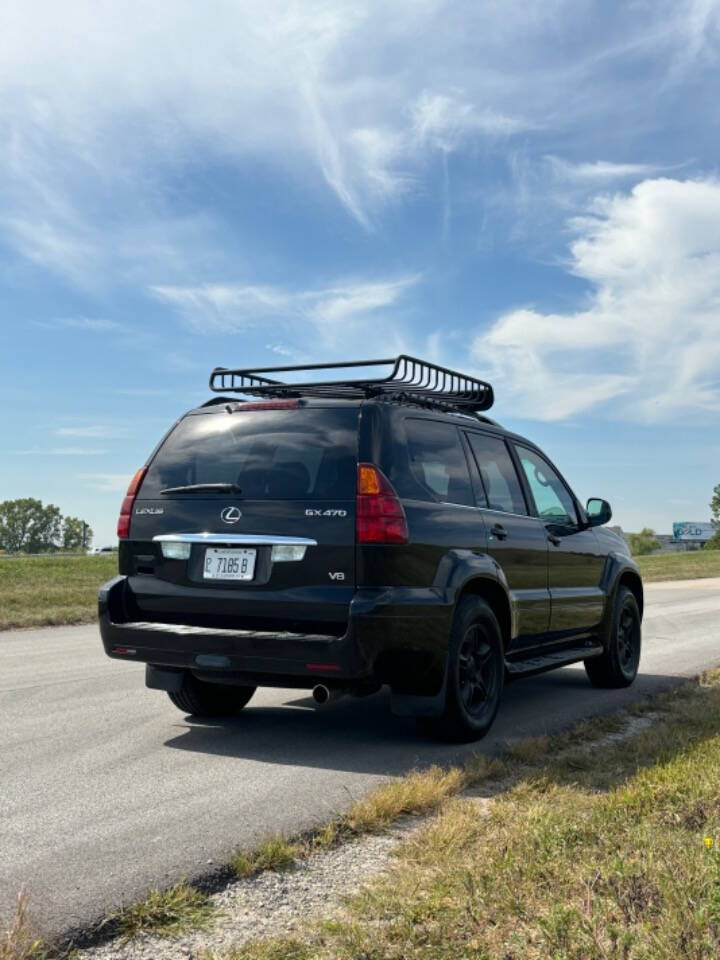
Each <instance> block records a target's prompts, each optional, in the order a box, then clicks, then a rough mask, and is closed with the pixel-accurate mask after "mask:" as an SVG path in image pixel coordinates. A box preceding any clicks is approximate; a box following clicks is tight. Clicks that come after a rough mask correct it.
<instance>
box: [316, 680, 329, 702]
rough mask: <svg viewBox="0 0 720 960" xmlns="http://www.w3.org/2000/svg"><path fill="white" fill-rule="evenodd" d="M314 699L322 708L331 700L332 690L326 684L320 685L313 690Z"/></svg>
mask: <svg viewBox="0 0 720 960" xmlns="http://www.w3.org/2000/svg"><path fill="white" fill-rule="evenodd" d="M312 697H313V700H314V701H315V703H318V704H320V705H321V706H322V705H323V704H325V703H327V702H328V701H329V700H330V690H329V688H328V687H326V686H325V684H324V683H318V684H316V685H315V686H314V687H313V689H312Z"/></svg>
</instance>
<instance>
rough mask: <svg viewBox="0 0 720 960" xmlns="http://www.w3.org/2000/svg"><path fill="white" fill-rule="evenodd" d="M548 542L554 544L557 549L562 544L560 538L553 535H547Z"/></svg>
mask: <svg viewBox="0 0 720 960" xmlns="http://www.w3.org/2000/svg"><path fill="white" fill-rule="evenodd" d="M548 540H549V541H550V543H552V544H554V545H555V546H556V547H559V546H560V544H561V543H562V537H556V536H555V534H554V533H549V534H548Z"/></svg>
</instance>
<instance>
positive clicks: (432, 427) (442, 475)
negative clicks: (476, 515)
mask: <svg viewBox="0 0 720 960" xmlns="http://www.w3.org/2000/svg"><path fill="white" fill-rule="evenodd" d="M405 437H406V452H407V469H406V470H403V471H402V472H401V474H400V475H399V476H397V477H396V478H395V479H394V481H393V482H394V483H395V487H396V490H397V492H398V493H399V495H400V496H401V497H407V498H408V499H413V500H434V501H436V502H442V503H460V504H464V505H466V506H471V505H472V504H473V494H472V489H471V486H470V472H469V469H468V463H467V458H466V457H465V452H464V450H463V446H462V441H461V438H460V433H459V431H458V429H457V427H456V426H454V424H452V423H441V422H440V421H438V420H421V419H414V418H412V419H410V418H409V419H407V420H405Z"/></svg>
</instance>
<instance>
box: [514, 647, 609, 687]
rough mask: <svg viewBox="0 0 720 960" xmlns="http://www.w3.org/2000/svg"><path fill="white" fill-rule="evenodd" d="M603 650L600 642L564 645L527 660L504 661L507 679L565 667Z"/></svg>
mask: <svg viewBox="0 0 720 960" xmlns="http://www.w3.org/2000/svg"><path fill="white" fill-rule="evenodd" d="M602 652H603V645H602V644H601V643H593V644H586V645H584V646H582V647H569V648H568V647H566V648H565V649H564V650H555V651H554V652H552V653H543V654H538V655H537V656H534V657H529V658H528V659H527V660H512V661H508V660H506V661H505V669H506V670H507V673H508V680H515V679H516V678H517V677H528V676H531V675H532V674H533V673H543V672H544V671H545V670H554V669H555V668H556V667H565V666H567V665H568V664H570V663H577V662H578V661H579V660H587V659H589V658H590V657H596V656H598V655H599V654H601V653H602Z"/></svg>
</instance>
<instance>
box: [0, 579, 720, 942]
mask: <svg viewBox="0 0 720 960" xmlns="http://www.w3.org/2000/svg"><path fill="white" fill-rule="evenodd" d="M644 644H645V645H644V652H643V658H642V663H641V675H640V676H639V678H638V680H637V682H636V683H635V685H634V686H633V687H632V688H631V689H630V690H626V691H600V690H593V689H592V688H591V687H590V686H589V685H588V684H587V682H586V680H585V674H584V671H583V670H582V667H568V668H565V669H564V670H560V671H556V672H554V673H550V674H545V675H544V676H541V677H536V678H534V679H530V680H523V681H521V682H519V683H517V684H514V685H512V686H511V687H509V688H507V690H506V691H505V696H504V701H503V704H502V707H501V710H500V714H499V717H498V720H497V722H496V724H495V727H494V728H493V731H492V733H491V735H490V736H489V737H487V738H486V739H485V740H484V741H482V743H481V744H479V745H474V746H471V747H464V748H458V747H448V746H443V745H442V744H438V743H433V742H427V741H426V740H424V739H423V738H422V736H421V735H420V734H419V733H418V732H417V730H416V728H415V725H414V724H413V722H412V721H406V720H398V719H395V718H393V717H392V716H391V715H390V713H389V700H388V697H387V695H386V694H384V693H380V694H378V695H376V696H374V697H370V698H366V699H362V700H356V699H350V698H348V699H345V700H341V701H338V702H336V703H334V704H331V705H330V706H328V707H324V708H322V709H321V710H316V709H314V708H313V707H312V706H311V705H310V701H309V700H308V699H307V698H306V697H305V696H304V694H302V693H298V691H292V690H291V691H288V690H262V691H259V692H258V693H257V694H256V695H255V697H254V698H253V700H252V701H251V703H250V705H249V707H248V708H247V709H246V711H245V712H244V713H243V714H241V715H240V716H239V717H238V718H236V719H233V720H232V721H225V722H213V723H198V722H191V721H189V720H187V719H186V718H185V717H184V716H183V715H182V714H181V713H180V712H179V711H178V710H176V709H175V707H173V706H172V704H171V703H170V701H169V700H168V699H167V697H166V696H165V694H163V693H160V692H157V691H150V690H146V689H145V687H144V685H143V668H142V667H141V666H137V665H134V664H125V663H118V662H115V661H110V660H108V659H107V658H106V657H105V656H104V654H103V653H102V649H101V646H100V641H99V638H98V636H97V630H96V628H95V627H94V626H82V627H59V628H49V629H42V630H24V631H16V632H0V730H2V746H1V747H0V929H2V928H3V927H4V926H5V922H6V921H7V920H8V919H9V917H10V915H11V913H12V911H13V909H14V902H15V898H16V896H17V893H18V890H19V889H20V887H21V886H25V888H26V891H27V894H28V897H29V906H30V912H31V917H32V919H33V921H34V922H35V923H36V924H37V925H38V927H39V928H40V929H42V931H43V932H44V933H45V934H46V935H57V934H60V933H62V932H65V931H66V930H67V929H68V928H71V927H75V926H77V925H81V924H85V923H89V922H92V921H94V920H95V919H97V918H99V917H101V916H103V915H105V914H106V912H107V911H108V910H109V909H112V908H114V907H117V906H119V905H120V904H122V903H124V902H128V901H131V900H134V899H137V898H138V897H141V896H142V895H143V894H144V893H145V892H146V891H147V890H148V889H149V887H151V886H153V885H158V884H161V885H167V884H171V883H173V882H175V881H176V880H178V879H179V878H181V877H184V876H193V875H197V874H198V873H199V872H201V871H204V870H207V869H209V868H210V867H211V866H212V865H219V864H221V863H223V862H224V861H226V860H227V858H228V856H229V855H230V854H231V852H232V851H233V850H235V849H237V848H238V847H243V846H246V847H250V846H252V845H253V844H254V843H255V842H256V841H258V840H260V839H261V838H262V837H263V836H265V835H267V834H269V833H274V832H285V833H293V832H296V831H298V830H301V829H305V828H307V827H310V826H312V825H314V824H317V823H318V822H321V821H323V820H325V819H327V818H328V817H330V816H332V815H333V814H335V813H337V812H338V811H340V810H342V809H343V808H344V807H347V806H348V805H349V804H350V803H351V802H352V801H353V800H354V799H355V798H357V797H360V796H361V795H362V794H363V793H364V792H366V791H367V790H368V789H369V788H371V787H372V786H374V785H375V784H377V783H378V782H379V781H381V780H382V779H383V778H387V777H395V776H399V775H401V774H403V773H405V772H406V771H407V770H409V769H410V768H412V767H413V766H416V765H424V764H428V763H431V762H441V763H447V762H449V761H451V760H453V759H457V758H460V757H462V756H463V755H464V754H467V753H469V752H471V751H473V750H477V749H481V750H483V751H492V750H494V749H497V748H498V746H499V744H501V743H502V742H504V741H505V740H506V739H508V738H510V737H522V736H529V735H535V734H539V733H543V732H545V731H553V730H557V729H559V728H561V727H563V726H567V725H568V724H570V723H572V722H573V721H576V720H578V719H579V718H582V717H585V716H589V715H591V714H595V713H603V712H608V711H611V710H615V709H617V708H619V707H622V706H623V705H625V704H627V703H629V702H630V701H631V700H633V699H635V698H637V697H639V696H641V695H644V694H648V693H650V692H653V691H657V690H659V689H662V688H663V687H666V686H668V685H670V684H672V683H673V682H676V681H677V678H679V677H683V676H690V675H692V674H696V673H698V672H699V671H701V670H702V669H704V668H706V667H708V666H711V665H717V664H720V579H717V580H696V581H685V582H677V583H669V584H649V585H648V586H647V610H646V618H645V629H644Z"/></svg>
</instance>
